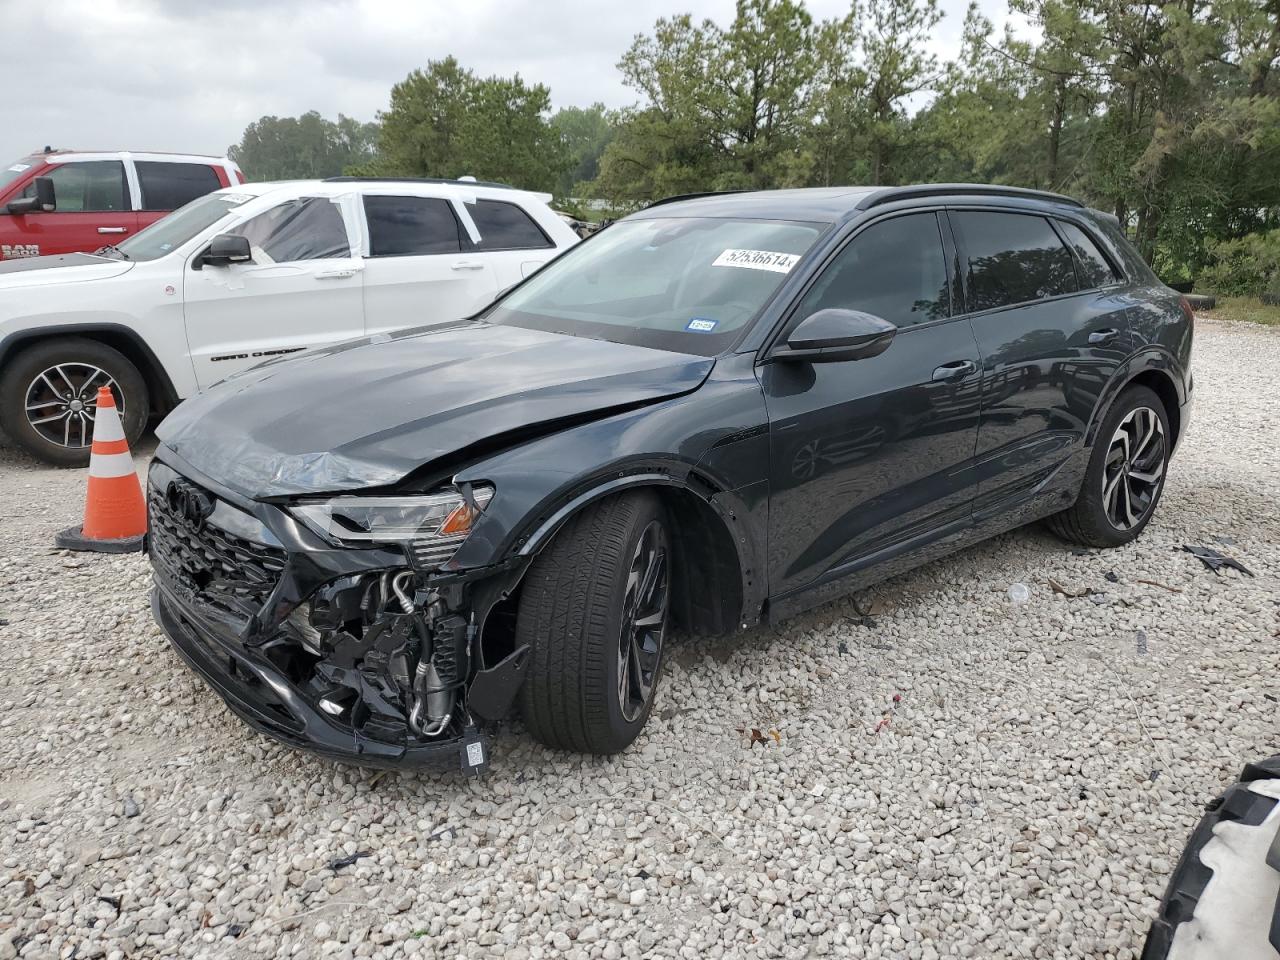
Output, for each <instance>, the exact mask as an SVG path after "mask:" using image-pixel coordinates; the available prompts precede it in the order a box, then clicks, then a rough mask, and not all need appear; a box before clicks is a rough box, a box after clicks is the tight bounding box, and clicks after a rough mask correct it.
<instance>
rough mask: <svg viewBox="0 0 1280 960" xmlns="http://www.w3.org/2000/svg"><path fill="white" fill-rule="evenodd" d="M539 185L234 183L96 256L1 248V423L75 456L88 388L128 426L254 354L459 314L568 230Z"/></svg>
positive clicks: (59, 454)
mask: <svg viewBox="0 0 1280 960" xmlns="http://www.w3.org/2000/svg"><path fill="white" fill-rule="evenodd" d="M549 200H550V197H549V196H548V195H546V194H536V193H529V192H526V191H523V190H516V189H513V188H510V187H506V186H503V185H501V184H484V183H476V182H474V181H428V180H372V179H356V178H335V179H331V180H324V181H296V182H289V183H246V184H241V185H237V186H234V187H229V188H227V189H225V190H219V191H217V192H214V193H210V194H208V195H207V196H204V197H201V198H200V199H198V200H195V201H192V202H191V203H189V204H187V205H186V206H185V207H183V208H182V209H180V210H178V211H177V212H175V213H173V214H170V215H169V216H168V217H166V218H165V219H163V220H161V221H159V222H158V223H157V224H155V225H154V226H151V227H148V228H147V229H146V230H144V231H143V232H141V233H139V234H138V235H137V236H135V237H132V238H130V239H128V240H126V241H124V242H122V243H120V244H119V245H118V246H114V247H104V248H103V249H101V250H99V251H98V252H97V253H96V254H85V253H72V254H66V255H63V256H57V257H33V258H29V259H22V260H13V261H8V262H4V263H0V425H2V426H3V427H4V430H5V432H6V433H8V435H9V436H10V437H11V438H12V439H13V440H15V441H17V442H18V443H19V444H21V445H22V446H23V447H25V448H26V449H28V450H30V451H31V452H32V453H34V454H35V455H36V456H38V457H40V458H41V459H43V460H45V461H47V462H49V463H54V464H59V465H65V466H74V465H79V464H84V463H87V462H88V458H89V443H90V441H91V439H92V427H93V398H94V396H95V395H96V392H97V388H98V387H100V386H103V385H107V386H110V387H112V388H113V390H114V392H115V394H116V403H117V404H118V405H119V406H120V407H121V408H122V411H123V415H124V421H125V430H126V432H127V433H128V435H129V438H130V439H131V440H134V439H137V438H138V437H139V436H141V434H142V432H143V430H144V429H145V428H146V425H147V422H148V420H149V419H150V417H151V415H152V414H154V413H164V412H167V411H168V410H169V409H171V408H172V407H173V406H175V405H176V404H177V403H178V402H179V401H180V400H181V399H182V398H184V397H187V396H190V395H191V394H193V393H195V392H196V391H197V390H200V389H202V388H204V387H207V386H209V385H210V384H212V383H215V382H217V381H218V380H222V379H224V378H226V377H227V376H228V375H230V374H232V373H235V372H237V371H239V370H243V369H245V368H246V367H250V366H253V365H254V364H256V363H258V362H260V361H261V360H262V359H264V358H268V357H275V356H280V355H282V354H288V353H294V352H297V351H301V350H306V349H308V348H309V347H318V346H321V345H324V344H329V343H333V342H335V341H339V340H345V339H349V338H352V337H358V336H362V335H367V334H373V333H377V332H379V331H383V330H393V329H396V328H400V327H411V326H420V325H423V324H432V323H444V322H449V321H452V320H456V319H458V318H460V317H465V316H468V315H470V314H472V313H474V312H476V311H477V310H479V309H480V308H481V307H483V306H485V305H486V304H488V303H489V302H490V301H491V300H493V299H494V298H495V297H496V296H497V294H498V293H499V291H501V290H503V289H505V288H507V287H510V286H512V285H514V284H516V283H518V282H520V280H521V279H523V278H524V277H526V276H528V275H529V274H530V273H532V272H533V271H535V270H537V269H538V268H539V267H541V266H542V265H543V264H544V263H546V262H547V261H548V260H550V259H551V258H553V257H555V256H556V255H557V254H559V253H560V252H561V251H562V250H564V249H567V248H568V247H570V246H572V245H573V244H575V243H577V242H578V236H577V234H575V233H574V232H573V230H572V229H571V228H570V227H569V226H568V225H567V224H566V223H564V221H563V220H561V218H560V217H558V216H557V215H556V214H555V213H553V212H552V211H551V209H550V207H548V206H547V201H549Z"/></svg>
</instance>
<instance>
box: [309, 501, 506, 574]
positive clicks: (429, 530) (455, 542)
mask: <svg viewBox="0 0 1280 960" xmlns="http://www.w3.org/2000/svg"><path fill="white" fill-rule="evenodd" d="M492 499H493V487H489V486H477V487H473V488H472V489H471V497H470V499H468V498H467V497H466V496H465V495H464V494H463V493H462V491H460V490H456V489H453V488H449V489H447V490H441V491H439V492H437V493H431V494H424V495H421V496H412V495H411V496H402V497H358V496H346V497H334V498H333V499H331V500H319V501H315V502H311V503H298V504H294V505H293V506H292V507H290V508H289V509H290V512H291V513H293V515H294V516H295V517H297V518H298V519H299V520H301V521H302V522H303V523H305V524H306V525H307V526H308V527H310V528H311V529H312V530H314V531H315V532H316V533H318V534H320V536H322V537H324V538H325V539H326V540H328V541H329V542H330V543H335V544H341V545H343V546H351V547H365V546H371V545H373V544H398V545H401V546H404V547H406V548H407V549H408V550H409V552H410V555H411V556H412V557H413V559H414V562H415V564H416V565H417V566H418V567H420V568H423V569H429V568H434V567H438V566H440V564H442V563H445V562H446V561H447V560H448V559H449V558H450V557H452V556H453V555H454V553H456V552H457V549H458V547H460V546H462V542H463V541H464V540H466V539H467V537H468V535H470V533H471V526H472V524H474V523H475V521H476V520H477V519H478V518H479V516H480V512H481V511H482V510H484V508H485V507H486V506H488V504H489V501H490V500H492Z"/></svg>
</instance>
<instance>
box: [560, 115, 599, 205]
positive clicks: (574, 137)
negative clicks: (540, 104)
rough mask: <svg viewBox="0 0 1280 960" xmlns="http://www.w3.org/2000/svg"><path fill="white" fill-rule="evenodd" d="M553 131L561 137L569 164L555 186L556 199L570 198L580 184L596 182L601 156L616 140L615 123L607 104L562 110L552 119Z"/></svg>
mask: <svg viewBox="0 0 1280 960" xmlns="http://www.w3.org/2000/svg"><path fill="white" fill-rule="evenodd" d="M551 128H552V130H554V131H555V132H556V134H557V136H559V138H560V143H561V145H562V147H563V148H564V151H565V154H566V156H567V157H568V164H567V166H566V167H565V169H564V172H563V173H562V174H561V175H560V180H559V182H558V183H557V184H556V189H555V193H556V196H557V197H571V196H574V195H575V193H576V192H577V187H578V184H580V183H585V182H586V181H588V180H594V179H595V177H596V174H597V173H598V172H599V170H600V156H601V154H603V153H604V150H605V147H607V146H608V145H609V141H610V140H612V139H613V124H612V123H611V122H610V118H609V115H608V114H607V113H606V112H605V109H604V104H602V103H593V104H592V105H591V106H589V107H563V108H561V109H560V110H557V111H556V112H555V114H553V115H552V117H551Z"/></svg>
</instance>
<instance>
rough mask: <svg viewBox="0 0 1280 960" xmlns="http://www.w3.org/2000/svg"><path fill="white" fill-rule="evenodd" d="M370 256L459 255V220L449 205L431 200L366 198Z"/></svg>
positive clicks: (426, 198) (423, 198)
mask: <svg viewBox="0 0 1280 960" xmlns="http://www.w3.org/2000/svg"><path fill="white" fill-rule="evenodd" d="M364 214H365V217H367V218H368V220H369V256H371V257H410V256H415V255H418V254H425V253H457V252H458V251H459V250H461V249H462V242H461V240H459V238H458V218H457V217H455V216H454V215H453V210H451V209H450V207H449V201H447V200H437V199H433V198H431V197H365V198H364Z"/></svg>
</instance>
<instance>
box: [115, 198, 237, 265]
mask: <svg viewBox="0 0 1280 960" xmlns="http://www.w3.org/2000/svg"><path fill="white" fill-rule="evenodd" d="M251 199H253V198H252V197H249V196H246V195H244V194H231V193H210V194H207V195H205V196H203V197H201V198H200V199H199V200H192V201H191V202H190V203H188V204H187V205H186V206H185V207H179V208H178V209H177V210H175V211H173V213H171V214H169V215H168V216H167V217H164V218H162V219H160V220H157V221H156V222H155V223H153V224H152V225H151V226H149V227H147V228H146V229H145V230H143V231H141V232H140V233H138V234H137V235H135V236H132V237H130V238H129V239H128V240H126V241H124V242H123V243H121V244H119V245H117V246H116V247H114V248H112V249H113V250H115V251H116V252H117V253H119V254H121V255H122V256H123V257H125V258H126V259H128V260H156V259H158V258H160V257H163V256H164V255H165V254H167V253H169V252H170V251H171V250H173V249H175V248H177V247H180V246H182V245H183V244H184V243H186V242H187V241H188V240H190V239H191V238H192V237H194V236H195V235H196V234H198V233H201V232H202V231H204V230H206V229H208V228H209V227H211V226H213V225H214V224H215V223H217V222H218V221H219V220H221V219H222V218H223V217H225V216H226V215H227V214H228V213H230V212H231V211H232V210H234V209H235V208H236V207H238V206H240V204H242V203H244V202H246V201H248V200H251Z"/></svg>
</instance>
